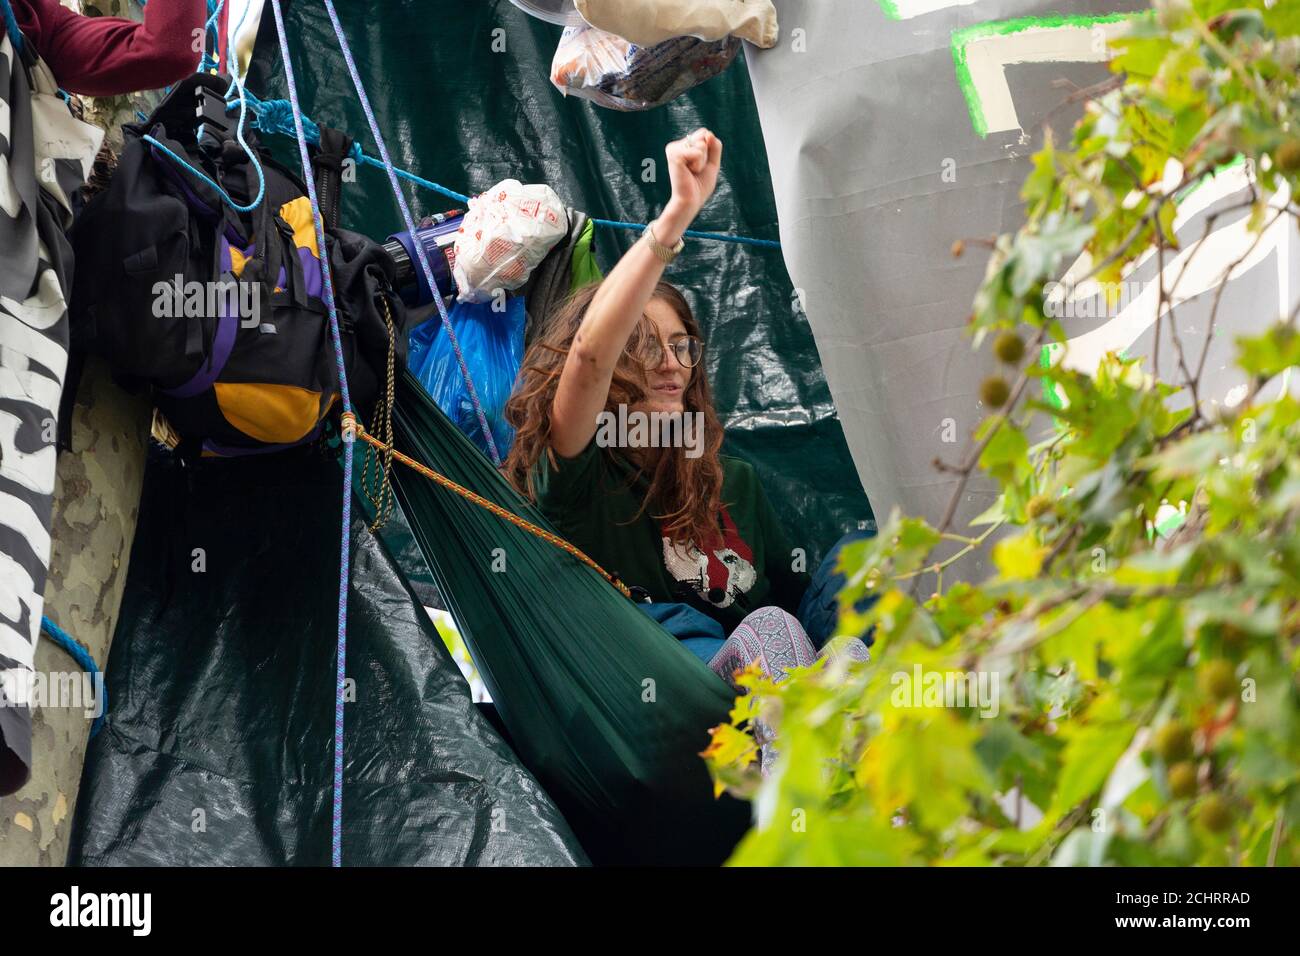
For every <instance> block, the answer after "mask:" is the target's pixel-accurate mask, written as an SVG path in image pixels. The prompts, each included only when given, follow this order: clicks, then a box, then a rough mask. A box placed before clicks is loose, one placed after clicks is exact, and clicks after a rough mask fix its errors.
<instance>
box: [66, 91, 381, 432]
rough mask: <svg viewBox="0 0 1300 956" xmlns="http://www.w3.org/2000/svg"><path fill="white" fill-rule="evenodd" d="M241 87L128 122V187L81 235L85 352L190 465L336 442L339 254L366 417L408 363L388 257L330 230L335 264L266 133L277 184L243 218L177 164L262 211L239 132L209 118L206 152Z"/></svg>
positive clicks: (267, 165)
mask: <svg viewBox="0 0 1300 956" xmlns="http://www.w3.org/2000/svg"><path fill="white" fill-rule="evenodd" d="M226 82H227V81H225V80H223V79H221V78H219V77H217V76H213V75H210V74H196V75H194V76H192V77H190V78H188V79H186V80H184V81H182V82H181V83H180V84H178V85H177V86H175V87H174V88H173V89H172V91H171V92H170V94H169V95H168V96H167V98H166V99H165V100H164V101H163V102H162V103H161V104H159V106H158V107H157V109H156V110H155V111H154V113H153V114H152V115H151V116H150V117H149V118H148V119H146V120H144V121H143V122H141V123H137V124H131V125H128V126H124V127H123V132H124V134H125V144H124V147H123V151H122V156H121V158H120V160H119V162H118V166H117V170H116V171H115V173H114V174H113V179H112V181H111V182H110V183H109V185H108V187H107V188H106V189H105V190H104V191H103V192H102V193H100V194H99V195H97V196H95V197H94V198H93V199H91V200H90V202H88V203H87V204H86V207H85V209H84V210H83V211H82V213H81V215H80V217H79V218H78V219H77V222H76V224H75V225H74V227H73V230H72V234H71V235H72V242H73V248H74V250H75V253H76V260H77V269H76V276H75V281H74V287H73V297H72V305H71V313H72V338H73V345H74V347H75V348H78V349H82V350H85V351H87V352H90V353H96V354H100V355H103V356H105V357H106V358H107V359H108V361H109V363H110V365H111V367H112V368H113V371H114V373H115V375H117V376H118V377H119V379H126V380H128V381H133V382H141V383H147V384H148V385H149V386H151V387H152V390H153V394H154V398H155V401H156V403H157V406H158V409H159V411H161V412H162V414H163V415H164V417H165V418H166V420H167V422H168V423H169V424H170V425H171V428H172V430H173V431H174V432H175V433H176V435H178V436H179V439H180V449H181V451H182V452H183V453H186V454H189V455H203V456H213V455H217V456H229V455H243V454H256V453H261V452H268V451H277V450H280V449H283V448H290V447H294V446H297V445H304V444H308V443H310V442H312V441H314V440H316V439H317V438H318V437H319V436H320V434H321V431H322V426H323V423H324V422H325V420H326V418H327V417H328V415H329V414H330V412H331V409H333V408H334V406H335V405H336V403H337V401H338V397H339V380H338V370H337V363H336V360H335V355H334V349H333V345H332V343H331V341H330V332H329V316H328V313H327V310H326V307H325V303H324V301H323V300H322V294H323V293H322V275H321V268H322V261H323V258H324V259H327V260H328V262H329V264H330V268H331V276H332V279H333V287H334V295H335V303H336V306H337V309H338V316H339V324H340V332H341V338H342V341H343V349H344V358H345V366H346V369H347V374H348V383H349V391H350V393H351V396H352V401H353V405H354V407H355V408H356V409H357V413H358V416H359V417H360V418H361V419H362V420H363V421H367V422H368V421H369V420H370V414H371V409H372V407H373V403H374V401H375V399H376V397H377V396H378V395H379V390H380V386H381V382H383V381H384V380H385V378H386V376H387V374H388V369H389V367H390V365H389V362H390V358H389V355H390V353H389V349H390V345H391V347H392V348H393V350H394V352H395V367H396V368H401V367H402V365H404V364H405V355H406V312H405V308H404V306H403V304H402V302H401V300H400V298H399V297H398V296H397V295H396V294H395V293H394V292H393V288H392V282H393V277H394V265H393V262H392V259H391V258H390V256H389V255H388V253H387V252H385V250H384V249H383V247H382V246H381V245H380V244H378V243H376V242H373V241H372V240H370V239H369V238H367V237H365V236H362V235H359V234H357V233H352V232H348V231H346V230H342V229H338V228H337V227H336V226H332V225H331V224H330V223H329V222H328V220H327V230H326V246H327V256H326V257H322V255H321V251H320V249H319V248H318V247H317V242H316V231H315V226H314V224H313V221H312V212H311V205H310V202H309V200H308V198H307V195H306V190H305V188H304V187H303V184H302V182H301V180H299V179H298V178H297V177H296V176H295V175H294V174H293V173H291V172H290V171H288V170H287V169H285V168H284V167H283V166H281V165H280V164H278V163H277V162H276V161H275V160H274V159H272V158H271V157H270V156H269V155H268V154H267V153H266V152H265V151H264V150H262V149H260V148H259V147H257V146H256V140H255V139H254V138H253V134H252V131H251V130H245V141H246V142H248V143H249V145H250V147H252V148H253V149H254V151H255V152H257V153H258V156H259V162H260V165H261V168H262V171H263V176H264V178H265V192H264V196H263V199H262V201H261V203H260V204H259V205H258V206H257V208H255V209H253V210H252V211H251V212H246V213H245V212H236V211H235V210H234V209H232V208H231V205H230V204H229V203H227V202H225V201H223V199H222V197H221V196H220V194H219V193H218V192H217V191H216V189H214V188H213V187H212V185H210V184H209V183H205V182H204V181H203V180H202V179H201V178H200V177H198V176H195V175H194V174H193V173H192V172H191V171H189V170H187V169H185V168H183V167H182V166H181V165H180V164H179V163H177V162H176V161H175V159H174V158H173V156H169V155H167V153H169V152H170V153H172V154H174V156H175V157H180V158H182V159H184V160H185V161H186V162H188V163H189V164H190V165H192V166H194V167H195V168H197V169H201V170H202V171H203V172H204V173H205V174H206V175H207V177H208V178H209V179H211V180H212V182H213V183H216V184H219V185H220V186H221V187H222V189H224V190H225V191H226V193H227V194H228V195H229V196H230V197H231V198H232V199H233V200H234V201H235V202H236V203H237V204H238V205H241V206H246V205H249V204H250V203H251V201H252V199H253V197H255V196H256V194H257V189H258V179H257V170H256V167H255V166H254V165H253V164H252V163H251V162H250V161H249V158H248V155H247V154H246V153H245V152H244V150H243V149H242V148H241V147H240V146H239V144H238V142H236V140H235V138H234V133H233V125H234V123H233V120H232V121H231V122H230V124H229V126H227V127H225V128H222V126H221V125H220V124H219V123H214V122H211V121H209V122H207V123H206V124H205V127H204V132H203V136H202V139H201V140H200V137H199V133H198V130H197V126H198V122H199V119H201V118H202V115H201V114H202V106H203V103H204V101H205V99H206V100H207V101H208V103H209V107H210V106H211V104H212V103H213V102H216V103H220V102H221V100H222V96H223V94H224V91H225V86H226ZM196 104H197V108H198V110H199V112H200V115H199V117H198V118H196ZM211 115H212V110H211V109H209V117H211ZM146 134H147V135H148V136H149V137H150V138H151V139H152V140H154V142H149V141H146V139H145V136H146Z"/></svg>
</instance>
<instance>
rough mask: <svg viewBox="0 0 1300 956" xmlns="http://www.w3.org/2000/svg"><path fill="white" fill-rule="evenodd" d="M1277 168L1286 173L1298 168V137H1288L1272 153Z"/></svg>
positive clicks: (1299, 151) (1299, 155)
mask: <svg viewBox="0 0 1300 956" xmlns="http://www.w3.org/2000/svg"><path fill="white" fill-rule="evenodd" d="M1273 158H1274V159H1275V160H1276V161H1277V168H1278V169H1280V170H1282V171H1283V172H1286V173H1294V172H1296V171H1297V170H1300V139H1289V140H1287V141H1286V142H1285V143H1283V144H1282V145H1281V146H1279V147H1278V148H1277V152H1275V153H1274V154H1273Z"/></svg>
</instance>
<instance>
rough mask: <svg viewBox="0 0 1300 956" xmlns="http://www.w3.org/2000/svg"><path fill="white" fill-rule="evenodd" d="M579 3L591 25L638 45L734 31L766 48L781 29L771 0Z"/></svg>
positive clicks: (580, 0) (593, 0)
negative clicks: (681, 37) (674, 38)
mask: <svg viewBox="0 0 1300 956" xmlns="http://www.w3.org/2000/svg"><path fill="white" fill-rule="evenodd" d="M577 7H578V12H579V13H581V14H582V18H583V19H584V20H586V21H587V22H588V23H590V24H591V25H592V26H593V27H596V28H597V29H600V30H604V31H606V32H607V33H615V34H618V35H619V36H621V37H624V38H626V39H628V40H631V41H632V42H633V43H636V44H638V45H639V46H653V45H654V44H656V43H662V42H663V41H664V40H668V39H671V38H673V37H680V36H691V37H698V38H699V39H701V40H722V39H725V38H726V37H728V36H734V37H739V38H740V39H742V40H748V41H749V42H750V43H753V44H754V45H755V46H759V47H762V48H763V49H768V48H770V47H773V46H776V40H777V35H778V33H779V32H780V31H779V27H778V26H777V19H776V7H774V6H773V5H772V0H577Z"/></svg>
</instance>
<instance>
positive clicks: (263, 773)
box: [68, 452, 586, 866]
mask: <svg viewBox="0 0 1300 956" xmlns="http://www.w3.org/2000/svg"><path fill="white" fill-rule="evenodd" d="M340 477H341V473H340V469H339V467H338V464H337V463H336V462H334V461H331V460H327V459H325V458H323V457H321V456H318V455H313V454H312V453H310V452H302V453H289V454H286V455H282V456H273V457H271V458H247V459H240V460H233V461H220V462H207V463H204V464H203V466H202V467H201V468H199V469H198V471H197V472H195V471H193V470H189V469H183V468H181V467H180V466H178V465H177V464H176V463H175V462H173V461H169V460H164V459H162V458H157V459H155V460H153V461H151V462H150V464H149V470H148V472H147V474H146V478H145V490H144V494H143V498H142V501H141V504H140V523H139V528H138V530H137V532H136V539H135V547H134V550H133V552H132V556H131V570H130V576H129V578H128V583H127V588H126V593H125V595H124V596H123V599H122V611H121V617H120V619H119V623H118V628H117V633H116V635H115V637H114V639H113V649H112V653H111V655H110V656H109V660H108V666H107V668H106V669H105V670H106V675H107V681H108V685H107V689H108V699H109V712H108V720H107V723H106V724H105V726H104V728H103V730H102V731H101V732H100V733H99V734H98V735H97V736H96V737H95V738H94V739H93V740H92V741H91V743H90V746H89V749H88V750H87V754H86V767H85V771H84V774H83V777H82V784H81V792H80V797H79V800H78V803H77V809H76V818H75V828H74V833H73V838H72V846H71V848H70V850H69V854H68V862H69V863H70V864H87V865H187V866H188V865H215V864H219V865H244V866H247V865H286V864H288V865H317V866H322V865H328V863H329V860H330V815H331V800H330V793H331V781H332V769H333V748H334V663H335V659H336V655H335V653H334V648H335V639H336V627H335V622H336V621H337V597H338V591H337V582H338V536H339V525H338V513H339V496H340V491H341V482H340ZM353 540H354V542H355V544H354V548H353V555H354V556H353V572H352V587H351V591H350V595H349V605H348V650H347V655H348V668H347V673H348V676H349V678H352V679H354V680H355V682H356V684H355V692H354V694H353V696H354V698H355V699H354V701H351V702H349V703H348V704H347V705H346V710H345V734H344V747H343V753H344V760H345V768H344V802H343V862H344V864H345V865H352V866H361V865H378V864H386V865H390V864H391V865H414V864H433V865H448V866H493V865H521V864H522V865H552V866H564V865H573V864H576V863H585V862H586V857H585V855H584V853H583V851H582V850H581V849H580V848H579V846H578V844H577V841H576V840H575V838H574V837H573V834H572V832H571V831H570V829H569V827H568V825H567V824H566V823H565V821H564V820H563V819H562V818H561V817H560V815H559V813H558V811H557V810H556V809H555V807H554V805H553V804H552V803H551V801H550V798H549V797H548V796H547V795H546V794H545V793H544V792H543V791H542V789H541V787H540V786H539V785H538V784H537V781H536V780H535V779H534V778H533V777H532V775H531V774H529V773H528V772H527V771H526V770H524V769H523V768H522V767H521V766H520V765H519V763H518V761H517V760H516V758H515V756H514V754H513V752H512V751H511V750H510V748H509V747H508V746H507V745H506V744H505V742H503V741H502V739H501V738H500V737H499V736H498V735H497V734H496V732H495V731H494V730H493V729H492V728H491V727H490V726H489V725H488V723H487V721H486V720H485V719H484V718H483V717H482V716H481V715H480V714H479V712H478V710H477V709H476V707H475V705H474V704H473V703H472V702H471V700H470V697H469V690H468V688H467V687H466V685H465V682H464V680H463V678H462V677H461V674H460V671H459V669H458V668H457V666H456V664H455V662H454V661H453V660H452V659H451V656H450V655H449V654H448V653H447V651H446V649H445V648H444V647H443V645H442V641H441V640H440V639H439V637H438V635H437V633H436V632H435V630H434V628H433V625H432V623H431V622H430V621H429V618H428V616H427V615H426V614H425V612H424V610H423V609H422V608H421V607H420V605H419V603H418V602H417V601H416V600H415V598H414V595H413V594H412V592H411V590H410V589H409V587H408V586H407V584H406V582H405V580H404V578H403V577H402V575H401V573H400V572H399V571H398V570H397V568H396V566H395V565H394V564H393V561H392V559H391V558H390V557H389V555H388V553H387V551H386V550H385V549H384V547H383V546H382V544H380V542H379V541H378V540H377V539H376V538H375V537H374V536H372V535H371V534H369V532H367V531H366V530H365V529H364V527H363V526H362V525H361V523H360V522H355V523H354V526H353Z"/></svg>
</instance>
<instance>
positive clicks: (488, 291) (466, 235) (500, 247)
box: [452, 179, 569, 302]
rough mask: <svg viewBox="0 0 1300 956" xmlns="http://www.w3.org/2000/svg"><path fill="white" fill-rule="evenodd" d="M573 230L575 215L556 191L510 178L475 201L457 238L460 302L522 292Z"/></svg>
mask: <svg viewBox="0 0 1300 956" xmlns="http://www.w3.org/2000/svg"><path fill="white" fill-rule="evenodd" d="M568 230H569V214H568V212H566V211H565V208H564V204H563V203H562V202H560V197H559V196H557V195H556V194H555V190H553V189H552V188H551V187H550V186H547V185H544V184H538V185H530V186H525V185H523V184H522V183H520V182H519V180H517V179H505V180H502V181H501V182H499V183H497V184H496V185H495V186H493V187H492V188H491V189H489V190H487V192H484V193H482V194H481V195H478V196H475V197H474V198H472V199H471V200H470V201H469V212H467V213H466V214H465V219H464V221H463V222H462V223H461V227H460V232H459V233H458V234H457V236H456V247H455V263H454V264H453V266H452V275H453V276H454V277H455V279H456V289H457V293H458V295H459V297H460V298H462V299H464V300H465V301H467V302H487V301H488V300H489V299H491V298H492V296H493V295H494V294H495V292H496V290H498V289H502V290H504V291H507V292H508V291H512V290H514V289H518V288H519V287H521V286H522V285H523V284H524V283H525V282H527V281H528V277H529V276H530V275H531V274H532V271H533V269H535V268H536V267H537V264H538V263H539V262H541V261H542V260H543V259H545V258H546V254H547V253H548V252H550V251H551V247H552V246H554V245H555V244H556V243H557V242H559V241H560V239H562V238H563V237H564V234H565V233H566V232H568Z"/></svg>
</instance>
